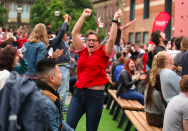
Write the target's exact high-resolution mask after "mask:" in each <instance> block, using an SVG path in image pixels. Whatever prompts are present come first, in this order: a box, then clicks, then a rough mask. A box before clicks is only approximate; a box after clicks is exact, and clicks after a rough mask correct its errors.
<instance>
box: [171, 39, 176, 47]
mask: <svg viewBox="0 0 188 131" xmlns="http://www.w3.org/2000/svg"><path fill="white" fill-rule="evenodd" d="M176 38H177V37H173V38H171V40H170V44H171V48H172V47H173V43H174V42H175V40H176Z"/></svg>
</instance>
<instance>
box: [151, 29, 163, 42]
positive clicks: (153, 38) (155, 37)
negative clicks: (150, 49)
mask: <svg viewBox="0 0 188 131" xmlns="http://www.w3.org/2000/svg"><path fill="white" fill-rule="evenodd" d="M160 33H161V31H160V30H156V31H154V32H152V34H151V41H152V42H153V43H155V44H156V45H158V44H159V42H160V40H159V38H160V37H161V35H160Z"/></svg>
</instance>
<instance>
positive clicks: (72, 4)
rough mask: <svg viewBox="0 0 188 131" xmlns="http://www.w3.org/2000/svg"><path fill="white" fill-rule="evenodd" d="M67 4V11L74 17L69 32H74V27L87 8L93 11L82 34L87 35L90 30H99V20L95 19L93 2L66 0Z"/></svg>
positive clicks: (83, 27) (88, 0)
mask: <svg viewBox="0 0 188 131" xmlns="http://www.w3.org/2000/svg"><path fill="white" fill-rule="evenodd" d="M64 2H65V11H66V12H67V13H68V14H70V16H71V17H72V20H71V23H70V27H69V32H71V31H72V29H73V28H74V25H75V24H76V22H77V21H78V19H79V18H80V16H81V14H82V12H83V10H84V9H85V8H90V9H91V10H92V14H91V16H90V17H87V18H86V20H85V22H84V24H83V26H82V29H81V31H80V33H82V34H86V33H87V31H88V30H96V28H97V20H96V19H95V16H96V12H95V10H94V9H93V4H92V2H91V0H64Z"/></svg>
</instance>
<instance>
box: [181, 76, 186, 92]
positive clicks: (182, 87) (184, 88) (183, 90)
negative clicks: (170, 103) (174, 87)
mask: <svg viewBox="0 0 188 131" xmlns="http://www.w3.org/2000/svg"><path fill="white" fill-rule="evenodd" d="M187 85H188V75H184V76H183V77H182V78H181V80H180V89H181V92H188V87H187Z"/></svg>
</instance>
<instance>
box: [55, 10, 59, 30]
mask: <svg viewBox="0 0 188 131" xmlns="http://www.w3.org/2000/svg"><path fill="white" fill-rule="evenodd" d="M54 15H55V16H56V29H57V19H58V17H59V15H60V12H59V11H58V10H56V11H55V12H54Z"/></svg>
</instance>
